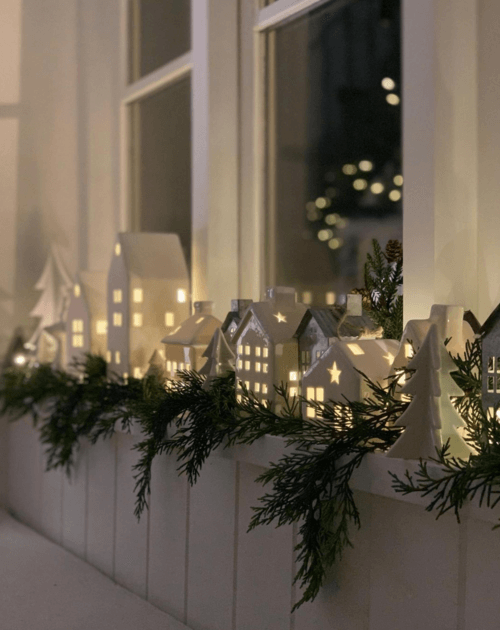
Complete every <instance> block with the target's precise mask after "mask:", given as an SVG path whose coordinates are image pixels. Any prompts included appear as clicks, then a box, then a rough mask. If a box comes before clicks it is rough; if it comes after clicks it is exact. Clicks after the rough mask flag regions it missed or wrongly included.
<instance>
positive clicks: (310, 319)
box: [295, 295, 376, 374]
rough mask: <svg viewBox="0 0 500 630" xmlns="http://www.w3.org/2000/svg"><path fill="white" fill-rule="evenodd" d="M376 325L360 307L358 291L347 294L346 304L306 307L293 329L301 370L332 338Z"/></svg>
mask: <svg viewBox="0 0 500 630" xmlns="http://www.w3.org/2000/svg"><path fill="white" fill-rule="evenodd" d="M349 298H357V299H356V300H349ZM353 301H354V302H355V305H353V304H352V302H353ZM375 329H376V326H375V324H374V323H373V322H372V320H371V319H370V317H369V316H368V315H367V314H366V313H364V312H363V311H362V308H361V295H352V296H348V301H347V304H346V305H345V306H333V307H330V308H308V309H307V311H306V312H305V314H304V317H303V318H302V321H301V322H300V324H299V327H298V328H297V331H296V333H295V336H296V337H297V339H298V343H299V370H300V372H301V374H304V373H305V372H306V371H307V370H308V369H309V368H310V367H311V365H312V364H314V363H315V362H316V361H317V360H318V359H319V357H320V356H321V355H322V354H323V352H325V350H326V349H327V348H328V347H329V346H330V345H331V344H332V342H333V340H334V339H337V338H339V337H344V336H347V337H359V336H364V335H365V334H366V331H368V330H375Z"/></svg>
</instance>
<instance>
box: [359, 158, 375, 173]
mask: <svg viewBox="0 0 500 630" xmlns="http://www.w3.org/2000/svg"><path fill="white" fill-rule="evenodd" d="M372 168H373V162H370V160H361V162H360V163H359V170H360V171H365V173H367V172H368V171H371V170H372Z"/></svg>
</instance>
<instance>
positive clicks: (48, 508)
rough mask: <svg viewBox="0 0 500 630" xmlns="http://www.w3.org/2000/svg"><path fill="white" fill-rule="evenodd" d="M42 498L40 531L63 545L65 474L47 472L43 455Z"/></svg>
mask: <svg viewBox="0 0 500 630" xmlns="http://www.w3.org/2000/svg"><path fill="white" fill-rule="evenodd" d="M40 474H41V481H42V496H41V521H40V531H41V532H42V533H43V534H44V535H45V536H47V538H50V540H53V541H54V542H57V543H59V544H61V542H62V491H63V473H62V471H61V470H49V471H45V456H44V455H43V454H42V471H41V473H40Z"/></svg>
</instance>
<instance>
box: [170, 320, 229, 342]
mask: <svg viewBox="0 0 500 630" xmlns="http://www.w3.org/2000/svg"><path fill="white" fill-rule="evenodd" d="M220 325H221V321H220V320H219V319H217V317H214V316H213V315H210V314H209V313H195V314H194V315H191V317H188V318H187V319H186V320H184V321H183V322H182V324H181V325H180V326H178V327H177V328H176V329H175V330H174V331H173V332H172V333H170V335H167V336H166V337H164V338H163V339H162V340H161V341H162V343H165V344H167V345H170V344H176V345H183V346H197V345H207V344H209V343H210V340H211V339H212V335H213V334H214V331H215V329H216V328H219V326H220Z"/></svg>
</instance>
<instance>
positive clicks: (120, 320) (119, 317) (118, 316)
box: [113, 313, 123, 326]
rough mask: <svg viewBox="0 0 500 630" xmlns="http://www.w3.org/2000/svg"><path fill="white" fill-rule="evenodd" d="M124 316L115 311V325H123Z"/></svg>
mask: <svg viewBox="0 0 500 630" xmlns="http://www.w3.org/2000/svg"><path fill="white" fill-rule="evenodd" d="M122 323H123V318H122V314H121V313H113V326H121V325H122Z"/></svg>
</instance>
